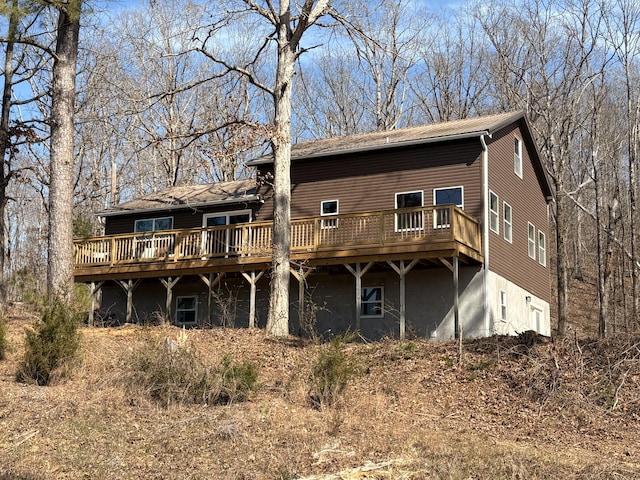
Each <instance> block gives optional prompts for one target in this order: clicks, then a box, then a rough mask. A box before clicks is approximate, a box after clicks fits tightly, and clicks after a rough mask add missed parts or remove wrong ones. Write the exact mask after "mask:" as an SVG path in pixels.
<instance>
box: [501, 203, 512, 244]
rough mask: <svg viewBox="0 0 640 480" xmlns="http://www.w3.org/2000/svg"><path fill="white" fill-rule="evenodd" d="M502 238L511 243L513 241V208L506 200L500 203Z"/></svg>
mask: <svg viewBox="0 0 640 480" xmlns="http://www.w3.org/2000/svg"><path fill="white" fill-rule="evenodd" d="M502 216H503V230H504V239H505V240H506V241H507V242H509V243H511V242H512V241H513V210H512V208H511V205H509V204H508V203H507V202H503V204H502Z"/></svg>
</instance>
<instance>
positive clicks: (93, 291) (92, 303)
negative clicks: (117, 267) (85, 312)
mask: <svg viewBox="0 0 640 480" xmlns="http://www.w3.org/2000/svg"><path fill="white" fill-rule="evenodd" d="M103 284H104V282H91V283H90V284H89V318H88V319H87V323H88V324H89V326H90V327H93V324H94V315H95V310H96V299H97V296H98V295H99V294H100V289H101V288H102V285H103Z"/></svg>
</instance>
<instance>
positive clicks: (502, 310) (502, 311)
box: [500, 290, 507, 322]
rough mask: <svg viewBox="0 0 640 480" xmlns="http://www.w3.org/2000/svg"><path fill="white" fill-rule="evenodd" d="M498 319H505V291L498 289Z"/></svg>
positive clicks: (504, 320)
mask: <svg viewBox="0 0 640 480" xmlns="http://www.w3.org/2000/svg"><path fill="white" fill-rule="evenodd" d="M500 320H502V321H503V322H506V321H507V292H505V291H504V290H500Z"/></svg>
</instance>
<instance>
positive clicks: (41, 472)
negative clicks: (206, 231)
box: [0, 313, 640, 479]
mask: <svg viewBox="0 0 640 480" xmlns="http://www.w3.org/2000/svg"><path fill="white" fill-rule="evenodd" d="M31 321H32V317H31V318H30V317H29V316H28V315H27V314H25V313H22V314H20V315H16V316H14V317H12V318H10V320H9V332H10V341H11V345H12V351H11V352H10V354H9V358H8V359H7V360H5V361H1V362H0V459H1V460H0V479H14V478H20V479H50V478H69V479H80V478H92V479H121V478H122V479H125V478H145V479H149V478H157V479H212V478H216V479H218V478H219V479H296V478H305V479H346V478H349V479H350V478H393V479H422V478H442V479H445V478H446V479H470V478H527V479H535V478H565V479H571V478H575V479H577V478H602V479H605V478H606V479H609V478H610V479H614V478H615V479H624V478H629V479H631V478H638V477H640V447H638V443H637V439H638V436H639V434H640V428H639V424H638V420H639V419H640V386H639V385H638V378H640V338H630V337H625V338H617V339H613V340H610V341H607V342H596V341H589V340H581V341H576V340H575V339H570V340H566V341H561V342H551V341H549V340H540V339H525V338H520V339H518V338H490V339H483V340H469V341H465V342H464V343H463V345H462V351H461V352H460V349H459V345H458V344H456V343H455V342H446V343H429V342H425V341H421V340H415V341H406V342H399V341H384V342H380V343H346V344H344V345H343V346H342V348H343V351H344V353H345V355H347V357H348V358H349V359H350V361H351V362H352V364H353V365H355V366H357V371H358V374H357V375H356V377H355V378H354V379H352V380H351V381H350V382H349V384H348V386H347V388H346V390H345V392H344V394H343V395H342V397H341V398H340V401H339V402H338V404H337V405H334V406H330V407H326V408H321V409H318V408H314V407H313V406H312V405H311V404H310V402H309V400H308V392H309V381H308V378H309V372H310V371H311V368H312V365H313V364H314V362H315V360H316V359H317V356H318V353H319V351H320V350H321V349H323V348H327V347H326V346H322V345H315V344H312V343H309V342H306V341H302V340H299V339H294V338H290V339H286V340H275V339H272V338H268V337H267V336H265V334H264V332H262V331H258V330H229V329H227V330H223V329H215V330H202V331H198V330H192V331H188V332H187V335H188V338H189V341H190V343H191V345H192V346H193V348H194V349H195V350H196V351H197V352H198V355H199V356H200V357H201V358H202V359H203V361H205V362H206V363H208V364H209V365H215V364H217V363H219V362H220V359H221V358H222V357H223V356H225V355H230V356H232V357H233V358H236V359H247V360H250V361H252V362H254V363H255V364H256V365H258V367H259V379H258V380H259V382H260V386H261V387H260V389H259V390H258V391H257V392H256V393H255V394H253V395H252V396H251V398H250V399H249V401H246V402H243V403H234V404H232V405H228V406H204V405H172V406H170V407H168V408H164V407H160V406H158V405H156V404H155V403H154V402H153V401H151V400H149V399H148V397H147V396H146V395H145V394H144V392H139V391H135V390H134V389H132V388H130V386H129V387H128V386H127V385H126V382H125V381H123V379H125V378H128V377H127V372H128V368H129V367H128V365H129V362H130V359H131V355H132V354H134V352H136V351H138V349H139V348H141V346H142V345H144V344H145V341H147V340H148V339H149V338H158V339H164V338H176V337H177V336H178V335H179V332H180V331H179V330H178V329H177V328H174V327H166V326H165V327H147V328H144V327H138V326H124V327H120V328H113V329H84V330H83V332H82V335H83V347H82V361H81V363H80V364H79V365H77V366H76V367H75V368H74V370H73V373H72V375H71V377H70V378H68V379H64V380H59V381H58V382H56V383H55V384H54V385H53V386H50V387H35V386H28V385H23V384H19V383H16V382H15V380H14V377H15V371H16V368H17V365H18V360H19V358H20V355H21V349H22V345H21V342H22V338H23V331H24V328H25V327H26V326H27V325H28V324H29V323H30V322H31ZM533 340H538V342H533Z"/></svg>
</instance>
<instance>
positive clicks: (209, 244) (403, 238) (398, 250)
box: [74, 205, 482, 282]
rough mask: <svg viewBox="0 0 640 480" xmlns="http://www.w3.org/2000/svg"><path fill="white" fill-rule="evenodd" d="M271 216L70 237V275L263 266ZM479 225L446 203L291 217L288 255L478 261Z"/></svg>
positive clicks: (328, 260)
mask: <svg viewBox="0 0 640 480" xmlns="http://www.w3.org/2000/svg"><path fill="white" fill-rule="evenodd" d="M271 236H272V223H271V222H255V223H245V224H238V225H228V226H221V227H208V228H194V229H183V230H165V231H158V232H149V233H135V234H133V233H132V234H127V235H112V236H104V237H95V238H86V239H81V240H76V241H75V245H74V248H75V279H76V281H79V282H91V281H100V280H110V279H127V278H129V279H130V278H144V277H168V276H177V275H189V274H199V273H212V272H230V271H236V272H241V271H251V270H264V269H267V268H269V267H270V263H271V247H272V237H271ZM481 237H482V236H481V233H480V225H479V223H478V221H477V220H476V219H474V218H473V217H471V216H469V215H467V214H466V213H465V212H464V211H463V210H461V209H459V208H458V207H456V206H454V205H444V206H440V205H439V206H437V207H434V206H428V207H421V208H411V209H401V210H387V211H378V212H365V213H357V214H345V215H337V216H331V217H313V218H305V219H297V220H293V221H292V222H291V259H292V260H293V261H304V262H306V263H307V264H308V265H310V266H314V265H330V264H345V263H355V262H362V261H383V260H399V259H412V258H423V259H429V258H433V259H437V258H444V257H449V258H450V257H458V258H459V259H460V260H462V261H463V262H473V263H477V262H480V263H481V262H482V248H481Z"/></svg>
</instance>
